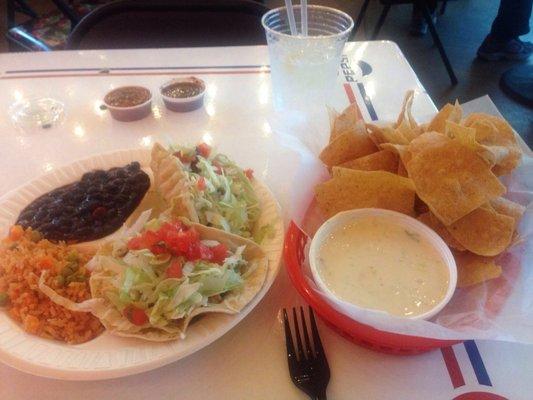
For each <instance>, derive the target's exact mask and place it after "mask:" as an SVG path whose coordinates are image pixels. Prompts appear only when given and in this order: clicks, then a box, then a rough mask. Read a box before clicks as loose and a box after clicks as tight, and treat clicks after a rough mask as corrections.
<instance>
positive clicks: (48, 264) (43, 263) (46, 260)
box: [37, 256, 54, 269]
mask: <svg viewBox="0 0 533 400" xmlns="http://www.w3.org/2000/svg"><path fill="white" fill-rule="evenodd" d="M37 265H38V267H39V268H40V269H50V268H52V267H53V266H54V260H53V259H52V258H51V257H48V256H44V257H43V258H41V259H40V260H39V261H38V263H37Z"/></svg>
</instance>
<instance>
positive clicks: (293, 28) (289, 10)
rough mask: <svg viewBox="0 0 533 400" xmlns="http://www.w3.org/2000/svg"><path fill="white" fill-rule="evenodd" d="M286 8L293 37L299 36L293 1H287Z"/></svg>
mask: <svg viewBox="0 0 533 400" xmlns="http://www.w3.org/2000/svg"><path fill="white" fill-rule="evenodd" d="M285 6H286V7H287V16H288V17H289V26H290V28H291V35H297V34H298V32H297V31H296V20H295V19H294V9H293V8H292V2H291V0H285Z"/></svg>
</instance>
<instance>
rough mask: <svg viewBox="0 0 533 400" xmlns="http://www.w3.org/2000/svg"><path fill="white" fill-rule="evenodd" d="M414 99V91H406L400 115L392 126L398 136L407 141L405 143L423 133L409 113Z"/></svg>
mask: <svg viewBox="0 0 533 400" xmlns="http://www.w3.org/2000/svg"><path fill="white" fill-rule="evenodd" d="M414 98H415V91H414V90H409V91H407V93H406V94H405V98H404V101H403V105H402V110H401V111H400V115H399V116H398V120H397V121H396V125H395V126H394V127H395V128H396V131H397V132H398V134H399V135H401V136H402V137H404V138H405V139H406V140H407V143H409V142H410V141H411V140H413V139H414V138H416V137H417V136H419V135H420V134H421V133H422V131H423V129H422V127H421V126H419V125H418V123H417V122H416V120H415V119H414V118H413V114H412V113H411V108H412V106H413V100H414Z"/></svg>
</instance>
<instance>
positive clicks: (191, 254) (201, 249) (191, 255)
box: [185, 241, 213, 261]
mask: <svg viewBox="0 0 533 400" xmlns="http://www.w3.org/2000/svg"><path fill="white" fill-rule="evenodd" d="M185 257H187V259H188V260H190V261H195V260H206V261H210V260H212V259H213V251H212V250H211V249H210V248H209V247H207V246H206V245H205V244H203V243H202V242H199V241H198V242H195V243H193V244H192V245H191V246H190V247H189V249H188V250H187V253H186V254H185Z"/></svg>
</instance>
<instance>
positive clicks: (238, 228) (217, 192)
mask: <svg viewBox="0 0 533 400" xmlns="http://www.w3.org/2000/svg"><path fill="white" fill-rule="evenodd" d="M171 149H172V151H174V152H176V151H179V152H181V154H185V155H188V156H191V157H194V156H196V159H197V161H196V162H195V163H194V168H193V167H192V166H191V164H184V167H185V169H186V171H187V172H188V174H189V179H190V180H191V182H192V183H193V185H192V188H191V191H192V194H193V201H194V206H195V209H196V211H197V213H198V217H199V219H200V223H202V224H203V225H208V226H214V227H216V228H219V229H222V230H224V231H226V232H231V233H235V234H237V235H239V236H242V237H245V238H251V239H253V237H252V230H253V227H254V225H255V223H256V222H257V220H258V218H259V212H260V209H259V200H258V198H257V195H256V193H255V190H254V189H253V187H252V184H251V183H250V180H249V179H248V177H247V176H246V175H245V174H244V172H243V170H242V169H241V168H239V167H238V166H237V165H236V164H235V163H234V162H233V161H231V160H230V159H229V158H228V157H226V156H225V155H222V154H215V152H214V151H212V152H211V154H212V155H210V156H209V157H208V158H204V157H202V156H200V155H196V154H195V151H194V148H188V147H179V146H172V147H171ZM216 166H220V167H221V168H222V170H223V173H217V169H216ZM202 177H203V178H204V181H205V189H203V190H200V189H199V188H198V186H197V185H196V183H197V182H198V181H199V180H200V178H202Z"/></svg>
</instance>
